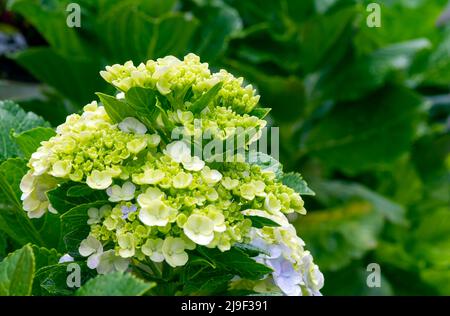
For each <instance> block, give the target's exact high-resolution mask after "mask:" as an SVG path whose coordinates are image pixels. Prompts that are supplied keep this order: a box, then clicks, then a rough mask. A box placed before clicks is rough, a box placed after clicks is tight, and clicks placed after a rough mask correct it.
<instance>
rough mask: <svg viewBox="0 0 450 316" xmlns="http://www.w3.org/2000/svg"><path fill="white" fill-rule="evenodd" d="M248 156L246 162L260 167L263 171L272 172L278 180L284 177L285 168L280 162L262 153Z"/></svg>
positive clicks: (252, 153)
mask: <svg viewBox="0 0 450 316" xmlns="http://www.w3.org/2000/svg"><path fill="white" fill-rule="evenodd" d="M246 154H247V156H246V159H245V160H246V162H248V163H250V164H256V165H258V166H260V167H261V170H263V171H272V172H273V173H275V176H276V177H277V178H279V177H280V176H281V175H282V173H283V166H282V165H281V163H280V162H279V161H278V160H276V159H274V158H272V157H271V156H269V155H267V154H264V153H262V152H247V153H246Z"/></svg>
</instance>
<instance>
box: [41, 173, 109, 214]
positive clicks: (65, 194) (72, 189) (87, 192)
mask: <svg viewBox="0 0 450 316" xmlns="http://www.w3.org/2000/svg"><path fill="white" fill-rule="evenodd" d="M83 193H84V194H83ZM47 196H48V199H49V200H50V203H51V205H52V206H53V208H55V209H56V210H57V211H58V213H59V214H64V213H66V212H67V211H69V210H70V209H72V208H74V207H76V206H79V205H81V204H86V203H91V202H96V201H106V200H107V195H106V193H105V192H103V191H99V190H92V189H90V188H89V187H88V186H87V185H84V184H78V183H76V182H70V181H69V182H66V183H63V184H61V185H59V186H58V187H57V188H56V189H53V190H51V191H49V192H47Z"/></svg>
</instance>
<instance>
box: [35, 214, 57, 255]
mask: <svg viewBox="0 0 450 316" xmlns="http://www.w3.org/2000/svg"><path fill="white" fill-rule="evenodd" d="M40 221H41V222H42V225H41V226H40V227H39V228H38V231H39V234H40V235H41V238H42V240H43V241H44V244H45V246H46V247H47V248H55V249H58V250H61V251H62V250H63V249H62V240H61V219H60V214H53V213H50V212H47V213H45V215H44V216H43V217H42V218H41V219H40ZM34 224H35V225H34V226H35V227H36V226H37V225H36V222H34Z"/></svg>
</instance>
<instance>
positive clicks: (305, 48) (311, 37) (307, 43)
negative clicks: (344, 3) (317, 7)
mask: <svg viewBox="0 0 450 316" xmlns="http://www.w3.org/2000/svg"><path fill="white" fill-rule="evenodd" d="M356 13H357V12H356V10H355V8H354V7H350V8H345V9H342V10H338V11H336V12H334V13H332V14H329V15H318V16H315V17H313V18H311V19H308V20H307V21H306V22H304V23H303V24H302V25H301V26H300V29H299V31H300V47H301V53H300V56H299V58H300V60H302V66H303V67H304V68H305V69H306V71H307V72H312V71H313V70H315V69H316V68H317V67H318V66H319V65H321V64H322V63H324V62H325V59H326V58H330V55H333V54H336V49H335V50H334V51H333V49H334V48H335V45H336V44H337V43H338V42H339V40H340V39H341V37H342V36H343V34H345V30H346V29H347V28H349V27H351V23H352V21H354V20H355V18H356V16H357V14H356ZM324 34H326V35H324ZM339 43H340V45H343V41H340V42H339Z"/></svg>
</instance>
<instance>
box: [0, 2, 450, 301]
mask: <svg viewBox="0 0 450 316" xmlns="http://www.w3.org/2000/svg"><path fill="white" fill-rule="evenodd" d="M71 2H76V3H78V4H79V5H80V7H81V10H82V16H81V27H80V28H69V27H67V25H66V18H67V15H68V14H69V13H68V12H66V7H67V4H68V3H71ZM370 2H372V1H358V0H341V1H339V0H301V1H300V0H278V1H274V0H186V1H176V0H164V1H162V0H122V1H112V0H77V1H67V0H10V1H3V2H0V3H2V4H1V5H0V7H1V10H2V11H1V14H0V16H1V17H0V35H1V36H0V63H1V68H0V100H1V99H13V100H15V101H17V102H18V103H19V104H20V105H21V106H22V107H23V108H24V109H25V110H27V111H34V112H35V113H37V114H39V115H41V116H42V117H44V118H45V119H46V120H47V121H49V122H50V123H51V124H52V125H53V126H56V125H58V124H59V123H61V122H62V121H63V120H64V118H65V116H66V115H67V114H69V113H72V112H76V111H78V110H79V109H80V108H81V107H82V106H83V105H84V104H86V103H88V102H90V101H92V100H93V99H94V98H95V97H94V92H97V91H102V92H111V91H108V89H109V88H108V87H107V85H106V83H105V82H104V81H103V80H102V79H101V78H100V76H99V75H98V73H99V71H100V70H101V69H102V68H104V66H106V65H110V64H113V63H123V62H125V61H127V60H130V59H131V60H133V61H134V62H135V63H139V62H141V61H146V60H148V59H155V58H158V57H163V56H165V55H169V54H170V55H175V56H177V57H182V56H183V55H185V54H186V53H188V52H194V53H196V54H198V55H200V56H201V58H202V60H203V61H205V62H208V63H209V64H210V65H211V67H212V68H213V69H216V70H217V69H220V68H226V69H228V70H229V71H230V72H232V73H234V74H235V75H240V76H244V77H245V78H246V80H247V81H248V82H249V83H252V84H253V85H254V86H256V87H257V88H258V90H259V92H260V94H261V104H262V106H264V107H271V108H272V109H273V110H272V112H271V115H270V118H269V120H270V123H271V124H272V125H273V126H279V127H280V135H281V141H280V146H281V148H280V150H281V157H280V160H281V162H282V163H283V165H284V168H285V170H287V171H289V170H296V171H299V172H301V173H302V174H303V176H304V178H305V179H306V180H307V182H308V183H309V185H310V187H311V188H312V189H313V190H314V191H315V192H316V195H315V196H313V197H310V196H307V197H305V200H306V207H307V209H308V211H309V212H308V214H307V215H306V216H303V217H302V218H297V219H294V220H295V222H296V226H297V229H298V232H299V234H300V236H301V237H302V238H303V239H304V240H305V242H306V244H307V247H308V248H309V249H310V250H311V252H312V253H313V255H314V257H315V261H316V262H317V263H318V264H319V266H320V267H321V270H322V271H323V272H324V274H325V287H324V290H323V293H324V294H325V295H330V294H338V295H419V294H420V295H432V294H446V295H450V154H449V152H450V11H448V10H447V3H448V1H447V0H433V1H429V0H383V1H382V0H378V1H376V3H379V4H380V5H381V23H382V24H381V27H379V28H371V27H368V25H367V22H366V19H367V17H368V16H369V14H370V12H368V11H367V4H368V3H370ZM446 12H447V13H446ZM0 119H1V118H0ZM3 119H4V118H3ZM0 132H1V133H2V135H6V136H5V137H9V133H8V132H7V131H4V130H2V131H0ZM5 158H7V157H2V156H1V154H0V160H3V159H5ZM8 239H10V237H7V236H6V234H4V233H2V232H0V257H2V256H4V255H5V253H6V252H7V250H11V249H8V247H9V248H11V247H15V245H16V244H17V243H18V244H21V243H22V244H23V243H24V242H23V241H15V240H8ZM372 262H373V263H378V264H379V265H380V267H381V273H382V282H381V287H380V288H369V287H368V286H367V285H366V278H367V276H368V275H369V272H367V271H366V267H367V265H368V264H369V263H372Z"/></svg>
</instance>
